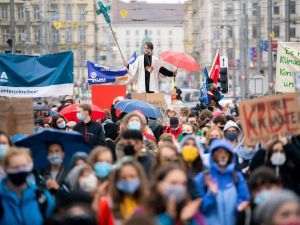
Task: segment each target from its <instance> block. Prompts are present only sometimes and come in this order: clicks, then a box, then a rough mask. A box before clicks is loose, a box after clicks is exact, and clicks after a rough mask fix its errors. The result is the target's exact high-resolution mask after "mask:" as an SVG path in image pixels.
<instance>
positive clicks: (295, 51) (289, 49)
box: [275, 42, 300, 93]
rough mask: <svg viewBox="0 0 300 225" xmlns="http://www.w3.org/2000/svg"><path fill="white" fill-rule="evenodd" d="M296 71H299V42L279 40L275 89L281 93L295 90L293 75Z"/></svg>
mask: <svg viewBox="0 0 300 225" xmlns="http://www.w3.org/2000/svg"><path fill="white" fill-rule="evenodd" d="M298 72H300V43H299V42H279V43H278V50H277V63H276V81H275V91H276V92H283V93H287V92H289V93H291V92H295V88H296V87H295V77H296V73H298Z"/></svg>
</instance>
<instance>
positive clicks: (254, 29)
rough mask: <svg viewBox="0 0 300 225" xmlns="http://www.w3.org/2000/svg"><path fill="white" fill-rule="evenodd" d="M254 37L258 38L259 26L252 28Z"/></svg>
mask: <svg viewBox="0 0 300 225" xmlns="http://www.w3.org/2000/svg"><path fill="white" fill-rule="evenodd" d="M252 37H253V38H257V26H256V25H253V26H252Z"/></svg>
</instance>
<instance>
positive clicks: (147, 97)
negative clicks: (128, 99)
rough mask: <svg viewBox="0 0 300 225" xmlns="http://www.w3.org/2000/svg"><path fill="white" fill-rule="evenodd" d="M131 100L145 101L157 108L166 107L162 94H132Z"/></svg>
mask: <svg viewBox="0 0 300 225" xmlns="http://www.w3.org/2000/svg"><path fill="white" fill-rule="evenodd" d="M132 99H137V100H141V101H145V102H148V103H150V104H152V105H155V106H157V107H159V108H165V107H166V106H167V104H166V101H165V96H164V94H162V93H153V94H146V93H132Z"/></svg>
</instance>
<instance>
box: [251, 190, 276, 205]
mask: <svg viewBox="0 0 300 225" xmlns="http://www.w3.org/2000/svg"><path fill="white" fill-rule="evenodd" d="M271 193H272V192H270V191H268V190H263V191H261V192H259V193H258V194H257V195H256V196H255V198H254V203H255V204H256V205H260V204H262V203H264V202H265V201H267V200H268V199H269V198H270V196H271Z"/></svg>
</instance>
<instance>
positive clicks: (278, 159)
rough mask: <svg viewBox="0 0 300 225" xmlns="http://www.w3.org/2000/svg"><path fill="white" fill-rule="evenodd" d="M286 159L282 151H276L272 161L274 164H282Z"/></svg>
mask: <svg viewBox="0 0 300 225" xmlns="http://www.w3.org/2000/svg"><path fill="white" fill-rule="evenodd" d="M285 161H286V156H285V154H284V153H282V152H275V153H273V154H272V156H271V163H272V164H273V165H274V166H282V165H283V164H284V163H285Z"/></svg>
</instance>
